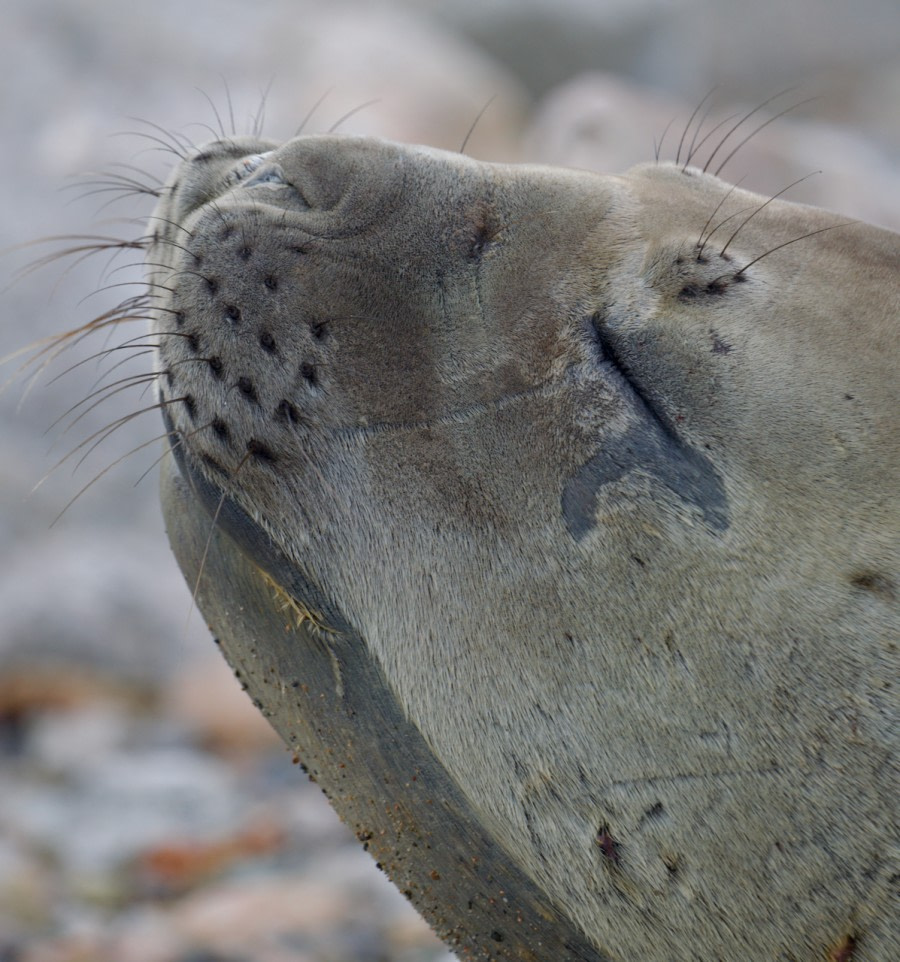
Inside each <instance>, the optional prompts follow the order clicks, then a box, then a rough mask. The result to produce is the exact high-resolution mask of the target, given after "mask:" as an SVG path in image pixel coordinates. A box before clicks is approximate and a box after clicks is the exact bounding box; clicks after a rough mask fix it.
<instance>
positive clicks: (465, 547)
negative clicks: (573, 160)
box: [148, 136, 900, 962]
mask: <svg viewBox="0 0 900 962" xmlns="http://www.w3.org/2000/svg"><path fill="white" fill-rule="evenodd" d="M151 231H152V233H153V244H152V247H151V249H150V252H149V255H148V278H149V283H150V286H151V292H152V293H153V295H154V298H155V300H154V303H155V304H156V312H155V316H156V320H155V322H154V330H155V332H156V333H157V334H158V335H159V343H160V347H159V351H158V372H159V383H160V399H161V401H162V404H163V407H164V411H165V417H166V421H167V426H168V429H169V431H170V439H171V443H172V447H173V451H174V455H175V457H174V459H173V460H172V461H170V463H169V464H168V466H167V468H166V471H165V472H164V488H163V491H164V493H163V500H164V506H165V510H166V514H167V522H168V526H169V532H170V537H171V540H172V542H173V547H174V548H175V551H176V554H177V555H178V557H179V561H180V563H181V565H182V568H183V569H184V571H185V573H186V576H187V577H188V580H189V581H190V582H191V583H192V584H194V583H195V582H196V583H197V586H198V598H199V603H200V606H201V608H202V609H203V611H204V613H205V614H206V617H207V619H208V621H209V622H210V623H211V626H212V629H213V631H214V632H215V633H216V634H217V635H218V636H219V637H220V638H221V640H222V643H223V646H224V648H225V652H226V655H227V657H229V660H230V661H231V662H232V664H233V665H235V667H236V669H237V670H238V672H239V673H240V674H241V676H242V677H243V679H244V681H245V683H246V684H247V685H248V687H249V689H250V692H251V695H252V696H253V697H254V698H255V699H257V702H258V704H259V705H260V707H261V708H262V709H263V711H265V712H266V714H267V715H268V716H269V717H270V718H271V720H272V722H273V724H274V725H275V727H276V728H277V729H278V730H279V731H280V732H281V734H282V736H283V737H284V738H285V740H286V741H287V742H288V744H290V745H292V746H293V747H295V749H296V750H297V751H298V754H299V755H300V757H301V759H303V761H304V763H305V764H307V765H308V767H309V768H310V769H311V770H312V772H313V774H314V776H315V777H316V778H317V779H318V781H319V782H320V784H321V785H322V786H323V788H324V789H325V791H326V793H328V794H329V796H330V797H331V798H332V801H333V803H334V804H335V807H336V808H337V809H338V811H339V812H340V813H341V814H342V816H343V817H344V818H345V819H346V820H347V821H348V822H350V824H351V825H352V826H353V827H354V829H355V830H356V831H357V834H358V835H359V837H360V838H361V839H362V840H363V841H364V843H365V844H367V845H369V846H370V847H371V848H372V849H373V852H374V854H375V855H376V857H377V858H378V859H379V861H380V863H381V864H382V865H383V867H384V868H385V869H386V871H388V874H390V875H391V877H392V878H394V880H395V881H396V882H397V883H398V885H399V886H400V887H401V889H403V890H404V891H406V893H407V894H408V895H409V897H410V898H411V899H412V900H413V901H414V903H415V904H416V905H417V906H418V907H419V908H420V910H421V911H422V912H423V913H424V914H425V915H426V917H427V918H428V919H429V920H430V921H431V922H432V924H433V925H434V927H435V928H436V930H437V931H438V933H439V934H441V935H442V936H443V937H444V938H445V939H446V940H447V941H448V944H450V945H451V946H453V947H454V948H455V949H456V950H457V951H458V952H459V953H460V954H462V955H466V954H468V955H470V956H473V957H477V958H485V959H487V958H497V959H500V958H517V959H540V960H560V959H591V960H594V959H600V960H603V959H615V960H632V959H634V960H637V959H641V960H645V962H653V960H660V962H663V960H665V962H669V960H682V959H684V960H688V959H710V960H712V959H747V958H773V959H776V958H777V959H785V960H788V959H790V960H807V959H809V960H812V959H821V958H823V957H827V954H828V953H829V952H831V953H832V954H833V957H835V958H836V957H838V956H836V955H834V953H835V952H842V951H845V950H846V952H852V953H853V955H852V957H853V958H854V959H857V960H861V959H871V960H876V959H877V960H884V962H887V960H888V959H893V958H896V957H900V944H898V932H897V928H896V915H895V914H894V913H893V912H892V910H891V903H890V899H891V886H892V885H896V879H897V871H898V869H897V864H896V861H892V858H893V856H895V854H896V850H895V849H892V847H891V846H892V845H893V844H894V842H895V839H894V836H893V835H892V830H891V823H892V817H893V813H894V812H895V805H896V802H895V799H896V788H897V786H896V783H895V781H894V775H895V769H894V768H893V767H892V747H893V745H892V740H893V738H894V737H895V734H896V728H895V727H894V726H895V725H896V714H895V708H896V704H895V702H894V701H893V700H892V695H891V690H890V684H891V679H892V675H893V674H895V671H896V662H895V659H896V644H897V640H898V637H900V610H898V573H897V572H898V567H900V564H898V560H900V558H898V555H900V547H898V541H900V539H898V518H900V507H898V483H897V478H898V476H900V457H898V450H900V439H898V427H897V424H898V418H897V411H898V390H897V383H898V382H897V378H896V369H897V361H898V358H897V318H898V314H900V285H898V269H900V237H898V236H897V235H894V234H892V233H890V232H887V231H883V230H880V229H878V228H875V227H870V226H868V225H864V224H851V223H847V222H846V221H844V220H842V219H841V218H839V217H837V216H836V215H833V214H829V213H826V212H823V211H819V210H816V209H813V208H805V207H801V206H798V205H793V204H790V203H787V202H784V201H781V200H772V201H769V200H767V198H764V197H758V196H756V195H753V194H749V193H747V192H744V191H741V190H738V189H735V188H733V187H730V186H729V185H727V184H725V183H723V182H722V181H720V180H718V179H716V178H714V177H712V176H709V175H706V174H703V173H702V172H700V171H697V170H694V169H692V168H687V169H681V168H678V167H674V166H671V165H648V166H644V167H639V168H636V169H634V170H632V171H631V172H629V173H628V174H626V175H624V176H621V177H613V176H600V175H596V174H590V173H585V172H577V171H567V170H561V169H553V168H540V167H527V166H502V165H490V164H483V163H478V162H475V161H472V160H469V159H467V158H465V157H462V156H458V155H452V154H447V153H443V152H440V151H435V150H431V149H428V148H421V147H407V146H400V145H396V144H391V143H386V142H381V141H377V140H371V139H355V138H341V137H335V136H325V137H301V138H297V139H295V140H292V141H290V142H288V143H286V144H284V145H281V146H278V145H275V144H271V143H267V142H258V141H254V140H234V141H222V142H218V143H215V144H212V145H210V146H209V147H207V148H205V149H204V150H203V151H201V152H200V153H198V154H197V155H196V156H194V157H192V158H190V159H189V160H188V161H186V162H185V163H183V164H182V165H180V167H179V168H178V169H176V171H175V172H174V173H173V175H172V178H171V179H170V181H169V184H168V187H167V190H166V191H165V192H164V195H163V199H162V200H161V202H160V204H159V206H158V209H157V211H156V214H155V215H154V218H153V219H152V220H151ZM211 527H212V529H213V533H212V535H211V536H210V528H211ZM207 541H209V543H210V549H209V550H208V551H207V550H206V544H207ZM204 555H205V558H206V560H205V561H204V560H202V559H203V557H204ZM442 828H443V830H442ZM848 957H849V956H848Z"/></svg>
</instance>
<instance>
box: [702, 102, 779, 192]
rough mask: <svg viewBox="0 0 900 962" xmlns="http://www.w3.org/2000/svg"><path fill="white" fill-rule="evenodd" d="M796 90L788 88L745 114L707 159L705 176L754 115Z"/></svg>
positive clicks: (704, 166)
mask: <svg viewBox="0 0 900 962" xmlns="http://www.w3.org/2000/svg"><path fill="white" fill-rule="evenodd" d="M795 89H796V88H795V87H788V88H787V89H786V90H782V91H780V92H779V93H777V94H775V95H774V96H772V97H769V99H768V100H764V101H763V102H762V103H761V104H759V105H757V106H756V107H754V108H753V109H752V110H750V111H748V112H747V113H745V114H744V116H743V117H741V119H740V120H739V121H738V122H737V123H736V124H735V125H734V126H733V127H731V128H730V129H729V131H728V133H726V134H725V136H724V137H723V138H722V139H721V140H720V141H719V144H718V146H717V147H716V149H715V150H714V151H713V152H712V153H711V154H710V155H709V157H707V158H706V163H705V164H704V165H703V173H704V174H705V173H706V172H707V171H708V170H709V165H710V164H711V163H712V161H713V158H714V157H715V156H716V154H717V153H718V152H719V151H720V150H721V149H722V148H723V147H724V146H725V144H726V143H727V142H728V139H729V138H730V137H731V135H732V134H733V133H734V132H735V131H736V130H738V129H739V128H740V127H742V126H743V125H744V124H745V123H746V122H747V121H748V120H749V119H750V118H751V117H752V116H753V115H754V114H758V113H759V112H760V110H762V109H763V107H767V106H768V105H769V104H770V103H772V101H773V100H777V99H778V98H779V97H784V96H785V95H786V94H789V93H790V92H791V91H792V90H795ZM720 169H721V168H720Z"/></svg>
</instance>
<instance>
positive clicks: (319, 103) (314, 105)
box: [294, 87, 334, 137]
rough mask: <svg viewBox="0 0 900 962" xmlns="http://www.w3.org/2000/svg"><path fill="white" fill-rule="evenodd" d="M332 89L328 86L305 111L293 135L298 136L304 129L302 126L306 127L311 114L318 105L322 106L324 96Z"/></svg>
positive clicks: (332, 88)
mask: <svg viewBox="0 0 900 962" xmlns="http://www.w3.org/2000/svg"><path fill="white" fill-rule="evenodd" d="M333 90H334V87H329V88H328V89H327V90H326V91H325V93H323V94H322V96H321V97H319V99H318V100H317V101H316V102H315V103H314V104H313V105H312V107H310V108H309V110H308V111H307V113H306V116H305V117H304V118H303V120H302V121H301V122H300V126H299V127H298V128H297V129H296V130H295V131H294V136H295V137H299V136H300V134H302V133H303V130H304V128H305V127H306V125H307V124H308V123H309V122H310V120H312V117H313V114H314V113H315V112H316V111H317V110H318V109H319V107H321V106H322V104H323V103H324V102H325V98H326V97H327V96H328V95H329V94H330V93H331V92H332V91H333Z"/></svg>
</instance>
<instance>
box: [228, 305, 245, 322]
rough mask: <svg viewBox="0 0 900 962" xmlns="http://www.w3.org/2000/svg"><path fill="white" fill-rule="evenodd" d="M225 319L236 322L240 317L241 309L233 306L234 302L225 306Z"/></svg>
mask: <svg viewBox="0 0 900 962" xmlns="http://www.w3.org/2000/svg"><path fill="white" fill-rule="evenodd" d="M225 319H226V320H227V321H231V323H232V324H237V322H238V321H239V320H240V319H241V309H240V308H239V307H235V305H234V304H228V305H226V307H225Z"/></svg>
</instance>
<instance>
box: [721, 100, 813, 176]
mask: <svg viewBox="0 0 900 962" xmlns="http://www.w3.org/2000/svg"><path fill="white" fill-rule="evenodd" d="M814 100H818V97H807V98H806V100H801V101H799V102H798V103H796V104H792V105H791V106H790V107H786V108H785V109H784V110H782V111H780V112H779V113H777V114H775V116H774V117H770V118H769V119H768V120H767V121H766V122H765V123H762V124H760V125H759V126H758V127H757V128H756V129H755V130H754V131H753V132H752V133H750V134H747V136H746V137H745V138H744V139H743V140H742V141H741V142H740V143H739V144H738V145H737V147H735V148H734V150H732V151H731V153H730V154H729V155H728V156H727V157H726V158H725V159H724V160H723V161H722V163H721V164H719V166H718V167H717V168H716V172H715V176H716V177H718V176H719V173H720V172H721V170H722V168H723V167H724V166H725V165H726V164H727V163H728V161H729V160H731V158H732V157H734V155H735V154H736V153H737V152H738V151H739V150H740V149H741V147H743V146H744V144H746V143H747V141H749V140H751V139H752V138H754V137H755V136H756V135H757V134H758V133H759V132H760V131H761V130H763V129H764V128H766V127H768V126H769V124H771V123H774V122H775V121H776V120H778V119H779V118H781V117H783V116H784V115H785V114H789V113H790V112H791V111H792V110H796V109H797V108H798V107H803V106H805V105H806V104H810V103H812V102H813V101H814ZM707 163H708V161H707Z"/></svg>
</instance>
